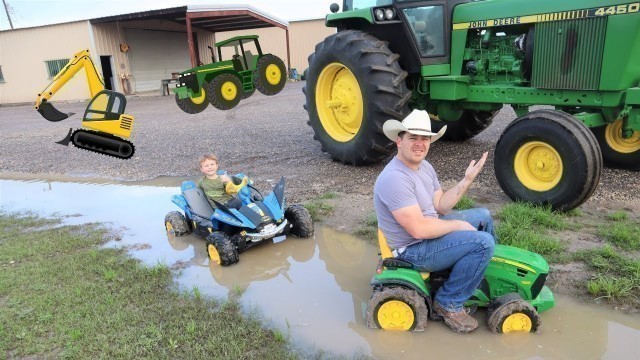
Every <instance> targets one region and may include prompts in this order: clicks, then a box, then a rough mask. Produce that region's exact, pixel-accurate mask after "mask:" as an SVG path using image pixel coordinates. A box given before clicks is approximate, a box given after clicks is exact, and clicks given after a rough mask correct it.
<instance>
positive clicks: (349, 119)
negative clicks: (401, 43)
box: [303, 30, 411, 165]
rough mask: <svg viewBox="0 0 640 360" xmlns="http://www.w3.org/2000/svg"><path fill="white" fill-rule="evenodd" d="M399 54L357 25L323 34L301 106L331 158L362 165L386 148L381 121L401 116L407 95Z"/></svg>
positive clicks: (379, 157) (387, 142) (389, 147)
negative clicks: (356, 27) (304, 99)
mask: <svg viewBox="0 0 640 360" xmlns="http://www.w3.org/2000/svg"><path fill="white" fill-rule="evenodd" d="M398 59H399V56H398V55H397V54H394V53H393V52H392V51H391V50H390V49H389V47H388V46H387V45H386V44H385V43H384V42H382V41H380V40H378V39H376V38H375V37H373V36H372V35H369V34H366V33H364V32H361V31H356V30H347V31H340V32H338V33H336V34H334V35H331V36H329V37H327V38H326V39H325V40H324V41H323V42H321V43H320V44H318V45H317V46H316V51H315V52H314V53H313V54H312V55H311V56H309V68H308V70H305V74H306V76H305V77H306V84H305V86H304V88H303V92H304V93H305V96H306V104H305V106H304V108H305V109H306V110H307V112H308V113H309V122H308V124H309V125H310V126H311V127H312V128H313V132H314V139H316V140H318V141H319V142H320V145H321V146H322V150H323V151H326V152H328V153H329V155H331V157H332V158H333V159H334V160H337V161H340V162H342V163H344V164H352V165H366V164H374V163H377V162H379V161H381V160H383V159H384V158H386V157H387V156H388V155H389V154H390V153H391V150H392V149H393V142H392V141H391V140H389V139H387V137H386V136H384V134H383V133H382V124H383V123H384V122H385V121H386V120H388V119H398V120H402V119H403V118H404V116H405V115H406V114H407V113H408V112H409V109H408V105H407V104H408V102H409V99H410V98H411V92H410V91H409V90H408V89H407V86H406V84H405V79H406V78H407V72H406V71H404V70H402V68H401V67H400V64H399V63H398Z"/></svg>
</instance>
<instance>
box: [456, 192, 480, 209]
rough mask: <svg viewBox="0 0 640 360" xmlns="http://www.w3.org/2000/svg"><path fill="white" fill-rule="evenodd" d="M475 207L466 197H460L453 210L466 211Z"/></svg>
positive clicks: (474, 203)
mask: <svg viewBox="0 0 640 360" xmlns="http://www.w3.org/2000/svg"><path fill="white" fill-rule="evenodd" d="M475 206H476V202H475V201H473V199H472V198H470V197H468V196H467V195H462V197H461V198H460V200H459V201H458V203H457V204H456V206H454V207H453V208H454V209H455V210H467V209H472V208H474V207H475Z"/></svg>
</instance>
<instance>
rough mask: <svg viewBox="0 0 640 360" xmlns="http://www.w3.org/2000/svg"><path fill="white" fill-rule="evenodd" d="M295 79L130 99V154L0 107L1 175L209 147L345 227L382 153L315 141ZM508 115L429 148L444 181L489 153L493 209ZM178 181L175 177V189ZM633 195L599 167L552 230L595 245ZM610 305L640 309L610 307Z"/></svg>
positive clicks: (576, 275) (145, 163)
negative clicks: (259, 89) (96, 147)
mask: <svg viewBox="0 0 640 360" xmlns="http://www.w3.org/2000/svg"><path fill="white" fill-rule="evenodd" d="M303 85H304V82H294V83H288V84H287V86H286V87H285V89H284V90H283V91H282V92H281V93H280V94H278V95H276V96H273V97H267V96H264V95H262V94H259V93H256V94H254V95H253V96H251V97H250V98H248V99H246V100H243V101H242V102H241V103H240V105H239V106H237V107H236V108H234V109H232V110H229V111H219V110H216V109H214V108H213V107H209V108H208V109H206V110H205V111H204V112H202V113H200V114H196V115H187V114H185V113H183V112H182V111H180V110H179V109H178V107H177V105H176V104H175V102H174V100H173V98H172V97H170V96H159V95H153V96H133V97H130V98H129V99H128V104H127V111H126V112H127V113H129V114H132V115H134V116H135V118H136V120H135V123H134V136H133V138H132V142H133V143H134V144H135V146H136V154H135V155H134V156H133V157H132V158H131V159H130V160H119V159H115V158H111V157H108V156H103V155H99V154H95V153H91V152H88V151H84V150H80V149H77V148H74V147H63V146H61V145H58V144H55V142H56V141H58V140H60V139H62V138H63V137H64V135H66V133H67V131H68V130H69V128H70V127H73V128H77V127H79V126H80V120H79V117H78V115H76V116H74V117H71V118H69V119H67V120H64V121H61V122H57V123H51V122H47V121H46V120H44V119H42V118H41V117H40V116H39V114H38V113H37V112H36V111H35V110H33V107H32V105H31V104H29V105H24V106H10V107H6V106H5V107H0V119H1V120H0V122H1V123H2V132H1V133H0V177H2V178H15V177H25V176H27V177H32V178H33V177H36V178H45V179H47V178H48V179H51V178H54V179H59V178H61V177H64V178H79V179H87V178H107V179H114V180H118V181H125V182H138V181H145V180H150V179H154V178H158V177H163V176H177V177H179V178H180V179H182V178H194V179H195V178H197V177H198V176H199V171H198V169H197V158H198V157H199V156H200V155H201V154H204V153H209V152H214V153H216V154H217V155H218V156H219V157H220V159H221V168H223V169H226V170H228V171H229V172H231V173H236V172H244V173H246V174H248V175H249V176H250V177H252V178H253V179H254V181H255V183H256V185H257V187H258V188H260V189H263V190H265V191H267V190H268V189H269V188H270V186H271V185H273V184H275V182H276V181H277V180H278V179H279V178H280V177H281V176H284V177H285V178H286V181H287V185H286V196H287V199H288V202H289V203H294V202H304V201H309V200H312V199H314V198H316V197H318V196H320V195H322V194H325V193H327V192H333V193H336V194H338V196H337V197H336V198H334V199H331V200H330V202H331V203H332V204H333V205H334V212H333V214H331V215H330V216H327V217H326V218H325V219H324V223H325V225H327V226H330V227H332V228H335V229H337V230H340V231H344V232H348V233H351V232H352V231H353V230H354V229H356V228H357V227H358V226H360V223H361V221H362V220H363V219H364V218H365V216H366V215H367V214H369V213H371V212H372V211H373V204H372V189H373V184H374V182H375V179H376V176H377V175H378V174H379V173H380V171H381V170H382V168H383V167H384V165H385V164H386V162H387V161H388V159H387V161H385V162H383V163H381V164H378V165H374V166H366V167H354V166H346V165H343V164H340V163H338V162H335V161H332V160H331V158H330V157H329V155H328V154H326V153H323V152H322V151H321V149H320V145H319V143H317V142H316V141H314V140H313V132H312V130H311V128H310V127H309V126H308V125H307V124H306V122H307V120H308V117H307V114H306V112H305V110H304V109H303V104H304V101H305V100H304V95H303V94H302V91H301V89H302V86H303ZM54 104H55V105H56V106H57V107H58V109H59V110H61V111H65V112H67V111H73V112H76V113H79V114H82V113H83V110H84V107H85V106H86V102H68V103H55V102H54ZM515 117H516V116H515V113H514V112H513V110H512V109H511V108H509V107H505V108H504V109H503V110H502V111H501V112H500V113H499V114H498V116H496V118H495V119H494V122H493V124H492V125H491V126H490V127H489V128H487V130H485V131H484V132H482V133H481V134H480V135H478V136H476V137H475V138H473V139H471V140H469V141H466V142H463V143H447V142H444V141H440V142H438V143H436V144H434V145H433V146H432V148H431V150H430V153H429V155H428V157H427V159H428V160H429V161H430V162H431V163H432V164H433V165H434V167H435V168H436V170H437V171H438V175H439V178H440V181H441V183H442V184H443V185H444V187H445V188H447V187H449V186H451V185H453V184H455V183H456V182H457V181H459V180H460V179H461V178H462V176H463V175H464V169H465V168H466V166H467V165H468V164H469V161H470V160H472V159H478V158H479V157H480V155H481V154H482V152H483V151H489V152H490V156H489V160H488V161H487V163H486V164H485V168H484V169H483V171H482V173H481V174H480V175H479V176H478V178H477V179H476V181H475V183H474V184H473V185H472V187H471V188H470V190H469V192H468V195H469V196H470V197H471V198H473V199H474V200H475V201H476V204H477V205H478V206H484V207H487V208H489V209H490V210H491V211H492V213H493V214H495V213H496V211H497V210H498V209H499V208H500V207H501V206H503V205H504V204H506V203H509V202H510V199H509V198H508V197H507V196H506V195H505V194H504V193H503V192H502V190H501V189H500V187H499V185H498V183H497V180H496V178H495V175H494V172H493V156H492V155H493V153H492V152H493V149H494V148H495V144H496V142H497V141H498V139H499V137H500V134H501V132H502V130H503V129H504V128H505V127H506V125H507V124H508V123H509V122H510V121H511V120H513V119H514V118H515ZM180 179H176V186H177V185H178V184H179V182H180ZM638 194H640V183H639V181H638V174H637V173H634V172H630V171H624V170H617V169H604V171H603V174H602V177H601V180H600V184H599V186H598V189H597V190H596V192H595V193H594V194H593V196H592V197H591V198H590V199H589V200H588V201H587V202H586V203H585V204H583V205H582V206H581V207H580V209H581V211H582V213H583V215H582V216H581V217H580V218H579V220H577V221H579V222H581V223H582V222H584V224H585V225H584V226H583V227H582V228H583V230H581V231H580V232H562V233H557V236H559V237H561V238H562V239H563V240H564V241H566V242H568V243H569V249H570V250H575V249H578V248H586V247H592V246H599V245H601V244H602V243H603V240H602V239H599V238H598V237H596V236H595V235H592V234H593V233H595V231H593V226H591V227H589V225H588V224H597V223H602V222H604V221H605V220H604V219H605V215H606V214H608V213H611V212H613V211H619V210H626V211H627V212H629V214H630V217H631V218H632V220H634V221H636V222H638V221H639V219H638V214H640V204H639V203H638V201H637V199H638ZM589 277H590V274H589V271H588V270H586V269H584V268H583V267H582V266H581V265H580V264H565V265H560V266H554V267H553V269H552V274H551V275H550V277H549V284H550V285H551V286H552V289H553V291H554V292H556V293H568V294H571V295H575V296H578V297H580V298H582V299H584V300H585V301H593V299H592V297H591V296H589V295H588V294H587V293H586V290H585V289H584V287H583V286H582V285H579V284H580V282H581V281H583V280H584V279H586V278H589ZM600 300H603V299H600ZM609 306H619V307H622V308H624V309H625V310H630V311H638V308H634V307H629V306H624V305H621V304H617V303H612V304H610V305H609Z"/></svg>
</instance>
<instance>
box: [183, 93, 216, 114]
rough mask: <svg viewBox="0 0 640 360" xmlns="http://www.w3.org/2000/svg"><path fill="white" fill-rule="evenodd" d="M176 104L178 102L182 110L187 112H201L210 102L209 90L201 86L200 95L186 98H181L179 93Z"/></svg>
mask: <svg viewBox="0 0 640 360" xmlns="http://www.w3.org/2000/svg"><path fill="white" fill-rule="evenodd" d="M176 104H178V107H179V108H180V110H182V111H184V112H186V113H187V114H197V113H200V112H202V111H204V109H206V108H207V106H209V103H208V102H207V92H206V91H205V89H204V88H201V89H200V95H199V96H196V97H190V98H184V99H180V98H179V97H178V94H176Z"/></svg>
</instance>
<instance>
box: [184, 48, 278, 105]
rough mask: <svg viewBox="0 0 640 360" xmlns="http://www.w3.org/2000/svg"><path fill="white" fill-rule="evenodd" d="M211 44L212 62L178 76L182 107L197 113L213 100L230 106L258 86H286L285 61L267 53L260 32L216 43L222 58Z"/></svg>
mask: <svg viewBox="0 0 640 360" xmlns="http://www.w3.org/2000/svg"><path fill="white" fill-rule="evenodd" d="M209 48H210V49H211V60H212V63H211V64H208V65H203V66H198V67H195V68H193V69H189V70H185V71H183V72H181V73H180V75H179V77H178V85H177V86H176V88H175V89H173V92H174V93H175V94H176V103H177V104H178V107H180V109H181V110H182V111H184V112H186V113H188V114H197V113H199V112H201V111H203V110H204V109H206V108H207V106H208V105H209V103H211V105H213V106H214V107H215V108H217V109H220V110H229V109H232V108H234V107H235V106H236V105H238V103H239V102H240V100H241V99H246V98H248V97H249V96H251V95H252V94H253V93H254V92H255V90H256V89H258V91H260V92H261V93H263V94H265V95H275V94H277V93H279V92H280V91H281V90H282V88H284V85H285V83H286V81H287V71H286V68H285V66H284V62H283V61H282V60H281V59H280V58H279V57H277V56H275V55H272V54H263V53H262V49H261V48H260V42H259V41H258V36H257V35H244V36H236V37H233V38H231V39H228V40H224V41H220V42H218V43H216V49H217V52H218V61H216V57H215V54H214V52H213V49H212V48H211V47H209ZM252 50H253V51H254V52H255V54H257V55H254V52H252ZM223 58H226V59H229V60H223Z"/></svg>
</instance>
